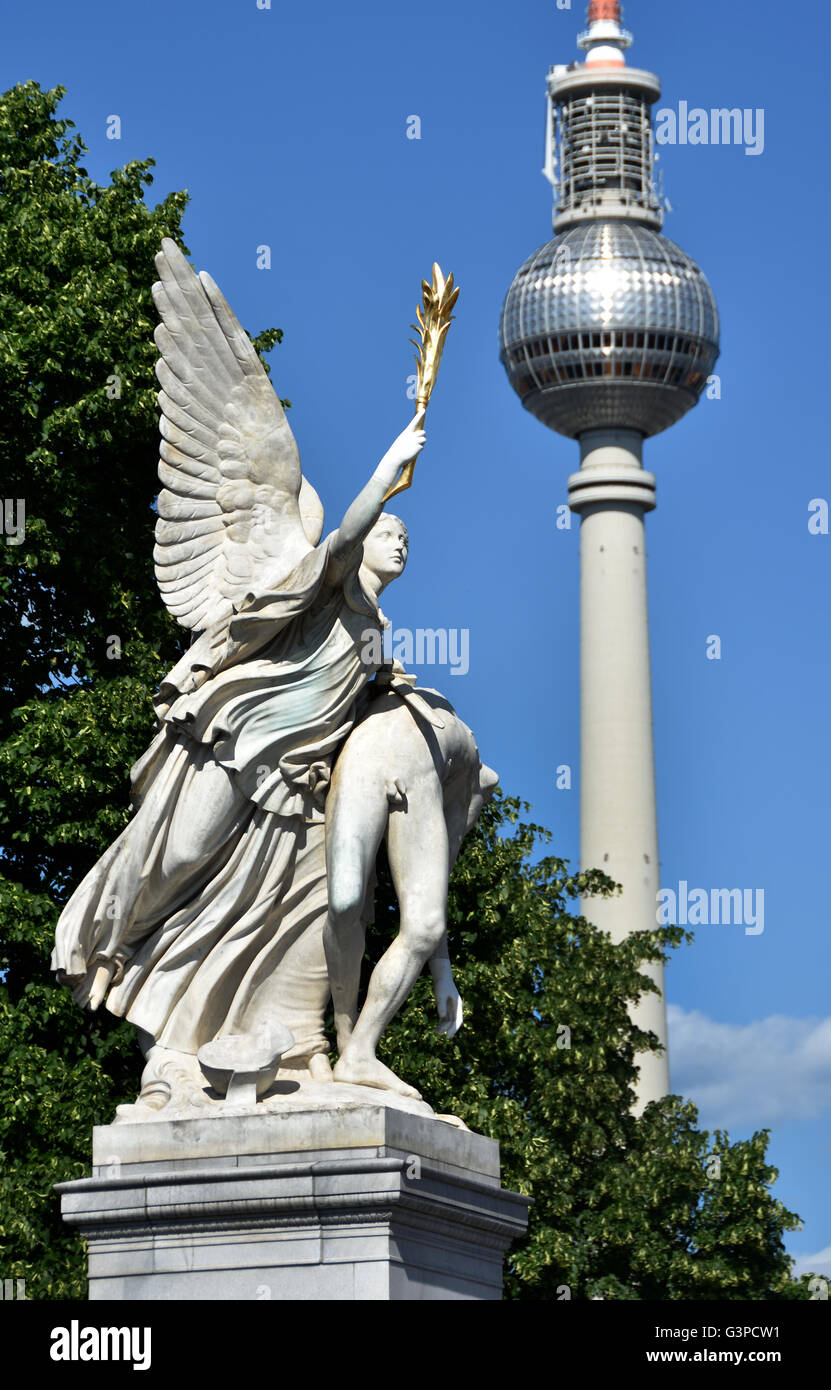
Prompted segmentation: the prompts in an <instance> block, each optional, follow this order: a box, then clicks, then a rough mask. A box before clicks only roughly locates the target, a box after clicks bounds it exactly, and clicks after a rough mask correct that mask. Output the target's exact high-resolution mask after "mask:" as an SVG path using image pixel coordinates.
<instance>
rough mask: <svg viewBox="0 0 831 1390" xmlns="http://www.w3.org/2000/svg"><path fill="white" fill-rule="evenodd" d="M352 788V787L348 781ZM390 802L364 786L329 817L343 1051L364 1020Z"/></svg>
mask: <svg viewBox="0 0 831 1390" xmlns="http://www.w3.org/2000/svg"><path fill="white" fill-rule="evenodd" d="M347 786H348V782H347ZM387 809H388V808H387V799H386V795H385V794H384V792H383V788H381V789H380V795H377V794H376V795H372V790H371V789H369V788H367V787H366V786H361V785H360V783H358V784H356V785H355V790H354V791H353V792H352V794H349V793H347V794H344V793H343V792H342V791H341V789H340V788H338V789H337V790H336V791H333V792H331V793H330V804H329V806H327V812H326V878H327V883H328V893H329V911H328V916H327V919H326V925H325V927H324V928H323V949H324V951H325V953H326V967H327V969H328V971H329V985H330V988H331V990H332V1005H333V1008H334V1011H335V1029H336V1031H337V1037H338V1050H339V1051H341V1052H342V1051H343V1049H344V1048H345V1047H346V1045H347V1043H348V1042H349V1038H350V1037H351V1034H352V1029H353V1028H354V1026H355V1020H356V1018H357V1015H358V989H359V986H360V982H361V961H362V960H363V955H364V924H363V920H362V914H363V906H364V899H365V897H366V890H367V884H368V883H369V879H370V874H371V873H372V870H373V868H374V865H375V858H376V856H377V854H378V846H379V845H380V843H381V836H382V835H383V833H384V828H385V826H386V822H387Z"/></svg>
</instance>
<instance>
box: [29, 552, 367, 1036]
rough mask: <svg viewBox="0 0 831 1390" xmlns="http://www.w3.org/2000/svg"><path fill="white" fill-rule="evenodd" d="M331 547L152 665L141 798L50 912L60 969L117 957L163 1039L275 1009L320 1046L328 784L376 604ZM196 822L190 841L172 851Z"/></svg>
mask: <svg viewBox="0 0 831 1390" xmlns="http://www.w3.org/2000/svg"><path fill="white" fill-rule="evenodd" d="M330 549H331V537H330V538H328V539H327V541H325V542H324V543H322V544H321V545H320V546H318V547H317V549H316V550H314V551H311V552H310V553H309V555H307V556H306V557H305V559H304V560H303V561H302V562H301V563H300V565H298V566H297V568H296V569H295V570H294V571H293V572H292V574H291V575H289V576H288V578H287V579H285V580H284V581H283V582H282V583H281V584H280V585H279V586H277V587H275V589H274V591H273V592H269V593H266V594H262V595H260V596H258V597H256V598H254V599H251V600H249V601H248V602H247V603H246V604H245V605H244V607H243V608H242V610H241V611H240V612H239V613H238V614H237V615H236V616H235V618H233V619H232V621H231V623H230V625H229V624H228V623H225V624H224V625H220V624H218V625H217V626H216V627H215V628H213V629H208V630H207V631H206V632H205V633H203V634H202V636H201V637H200V638H199V639H198V640H197V642H195V643H194V645H193V646H191V648H190V649H189V651H188V652H187V653H186V655H185V656H184V657H183V658H182V660H181V661H180V662H179V663H178V665H177V666H176V667H174V669H173V670H172V671H171V672H170V674H169V675H168V676H167V677H166V679H165V680H164V681H163V682H162V685H161V688H160V691H159V696H158V700H157V705H156V708H157V712H158V714H159V716H160V722H161V728H160V730H159V733H158V734H157V736H156V738H155V740H154V741H153V743H152V744H151V746H150V748H149V749H148V750H147V752H146V753H145V755H144V756H143V757H142V758H141V759H140V760H139V762H138V763H137V764H136V766H135V767H134V768H133V770H132V773H131V778H132V782H133V803H134V805H135V806H137V808H138V809H137V811H136V814H135V815H134V817H133V819H132V820H131V821H130V823H129V824H128V825H127V827H126V829H125V830H124V832H123V833H122V835H121V836H120V837H119V839H118V840H116V842H115V843H114V844H113V845H112V846H111V847H110V849H109V850H108V851H107V852H106V854H104V855H103V857H102V858H101V859H100V860H99V861H98V863H97V864H96V865H95V866H94V868H93V869H92V870H91V871H90V873H89V874H88V875H87V877H86V878H85V879H84V881H83V883H82V884H81V885H80V887H79V888H78V889H77V891H76V892H75V894H74V895H73V897H72V898H71V899H70V901H69V902H68V904H67V906H66V907H65V909H64V911H63V913H62V914H61V917H60V920H59V922H58V927H57V932H56V941H55V950H54V952H53V956H52V967H53V969H55V970H57V971H58V972H59V974H60V976H61V977H63V978H66V979H68V980H69V981H70V982H72V981H77V980H79V979H83V978H84V977H85V976H87V974H88V972H89V971H90V969H91V968H93V967H94V966H95V965H96V964H98V963H101V962H112V963H113V964H114V965H115V967H116V974H115V976H114V984H113V987H112V988H111V989H110V991H109V994H108V996H107V1007H108V1008H109V1009H110V1010H111V1011H112V1012H113V1013H115V1014H117V1015H120V1016H123V1017H125V1018H127V1019H129V1020H130V1022H131V1023H134V1024H135V1025H136V1026H137V1027H139V1028H141V1029H143V1030H144V1032H145V1033H147V1034H149V1035H150V1036H151V1037H152V1038H153V1039H154V1040H155V1041H156V1042H157V1043H160V1044H162V1045H163V1046H165V1047H170V1048H175V1049H177V1050H179V1051H182V1052H189V1053H195V1052H196V1051H197V1049H198V1048H199V1047H200V1046H201V1045H202V1044H203V1043H205V1042H209V1041H211V1040H212V1039H213V1038H215V1037H217V1036H220V1035H222V1034H225V1033H236V1032H241V1031H246V1032H247V1031H250V1030H252V1029H255V1028H256V1027H257V1026H258V1025H259V1024H261V1023H264V1022H268V1021H273V1020H277V1021H279V1022H281V1023H283V1024H285V1026H287V1027H288V1028H289V1029H290V1030H291V1031H292V1032H293V1033H294V1035H295V1047H294V1048H293V1049H292V1051H291V1053H290V1054H287V1055H288V1056H289V1058H291V1057H294V1058H301V1057H308V1056H310V1055H312V1054H313V1053H314V1052H317V1051H325V1050H327V1044H326V1042H325V1039H324V1035H323V1015H324V1011H325V1007H326V1003H327V1001H328V993H329V990H328V981H327V975H326V966H325V960H324V955H323V945H322V929H323V924H324V921H325V916H326V901H327V897H326V866H325V854H324V828H325V826H324V821H325V794H326V790H327V787H328V783H329V777H330V773H331V768H332V762H333V760H334V757H335V755H336V754H337V751H338V749H339V747H340V746H341V744H342V743H343V740H344V739H345V738H346V736H347V735H348V733H349V732H350V730H351V728H352V727H353V724H354V723H355V720H356V717H357V715H358V712H359V706H360V702H361V697H362V695H363V693H364V691H365V687H366V684H367V681H368V680H369V679H370V678H371V677H372V676H373V675H374V674H375V672H376V670H377V669H378V667H377V665H376V664H373V662H372V660H371V655H372V653H373V652H377V651H378V650H379V648H380V644H379V643H378V642H377V640H376V641H370V642H367V640H366V639H367V635H368V633H370V632H371V631H372V629H373V628H374V629H375V631H376V632H377V631H379V630H380V628H381V626H382V624H383V623H384V622H385V620H384V619H383V616H382V615H381V614H380V612H379V610H378V607H377V604H376V603H375V602H374V600H373V599H372V598H371V597H370V596H368V595H367V594H366V593H365V592H364V590H363V589H362V588H361V585H360V581H359V577H358V569H359V565H360V558H361V548H360V547H358V550H357V554H356V555H355V556H354V557H353V559H352V562H351V563H350V564H349V565H348V566H347V567H346V574H345V578H344V579H342V580H340V581H338V582H337V583H336V584H333V583H332V582H331V580H330V578H329V574H330V570H331V563H330ZM217 778H219V779H220V780H221V782H222V785H221V787H220V788H219V791H220V793H221V795H219V796H218V797H217V796H215V795H214V792H215V790H216V789H217ZM212 803H213V804H212ZM194 840H196V842H198V844H199V853H198V858H195V857H194V855H193V853H192V852H191V853H190V856H189V857H188V855H185V856H183V855H182V853H181V852H177V845H182V844H188V845H190V846H192V845H193V843H194Z"/></svg>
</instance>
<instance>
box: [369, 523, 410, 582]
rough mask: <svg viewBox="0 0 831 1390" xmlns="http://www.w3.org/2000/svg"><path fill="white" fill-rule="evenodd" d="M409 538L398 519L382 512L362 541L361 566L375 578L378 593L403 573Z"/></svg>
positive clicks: (404, 527)
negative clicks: (362, 555) (362, 554)
mask: <svg viewBox="0 0 831 1390" xmlns="http://www.w3.org/2000/svg"><path fill="white" fill-rule="evenodd" d="M409 545H410V538H409V536H408V534H407V528H406V526H405V525H404V522H403V521H402V520H401V518H400V517H397V516H392V515H391V513H389V512H382V513H381V515H380V516H379V518H378V520H377V521H376V523H375V525H374V526H373V528H372V530H371V531H370V533H369V535H368V536H367V537H366V540H365V541H364V557H363V564H364V566H365V568H366V569H368V570H369V571H370V573H371V574H372V575H374V576H375V579H376V581H377V582H378V584H379V586H380V587H379V590H378V591H379V592H380V590H381V589H383V588H385V587H386V585H387V584H390V583H392V581H393V579H397V578H398V576H399V575H400V574H403V572H404V566H405V565H406V563H407V552H408V550H409Z"/></svg>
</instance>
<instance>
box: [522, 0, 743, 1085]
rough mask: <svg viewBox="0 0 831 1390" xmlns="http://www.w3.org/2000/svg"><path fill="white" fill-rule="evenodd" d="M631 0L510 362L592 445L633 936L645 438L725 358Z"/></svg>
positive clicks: (644, 718)
mask: <svg viewBox="0 0 831 1390" xmlns="http://www.w3.org/2000/svg"><path fill="white" fill-rule="evenodd" d="M631 43H632V36H631V34H630V33H628V32H627V30H626V29H624V28H623V27H622V14H621V6H620V4H619V3H618V0H592V3H591V4H590V5H589V13H588V28H587V29H586V30H585V32H584V33H582V34H581V35H580V36H579V38H578V44H579V46H580V48H582V49H583V50H584V52H585V61H584V62H582V63H576V62H575V63H570V64H569V65H568V66H567V67H565V66H557V67H553V68H551V69H550V71H549V74H548V82H547V89H548V107H547V123H546V157H545V168H544V170H543V172H544V173H545V175H546V177H547V178H548V179H549V180H550V182H551V183H552V185H553V186H554V189H555V209H554V232H555V236H554V239H553V240H552V241H548V242H546V244H545V245H544V246H542V247H540V249H539V250H538V251H535V252H534V254H533V255H532V256H530V257H529V259H528V260H527V261H525V263H524V264H523V265H522V266H520V268H519V270H518V271H517V273H516V275H515V276H514V278H513V281H512V283H511V287H510V289H509V290H508V294H507V296H506V299H505V304H504V307H503V310H502V323H501V332H500V338H501V353H500V357H501V361H502V364H503V366H504V367H505V370H506V372H507V374H508V379H509V380H510V383H511V385H512V387H513V388H514V390H515V391H516V393H517V395H518V396H519V398H520V400H521V401H522V404H523V405H524V406H525V409H526V410H529V411H530V412H531V414H532V415H535V416H536V418H537V419H538V420H540V421H541V422H542V424H544V425H547V426H548V428H549V429H552V430H556V431H557V433H558V434H564V435H568V436H569V438H571V439H577V440H578V441H579V443H580V469H579V472H577V473H573V474H572V475H571V477H570V478H569V480H568V496H569V505H570V506H571V509H572V511H574V512H576V513H577V514H578V515H579V517H580V575H581V579H580V687H581V692H580V704H581V735H580V760H581V796H580V858H581V863H582V866H583V868H585V869H588V868H599V869H602V870H603V871H604V873H607V874H608V875H609V877H610V878H613V879H614V880H616V882H618V883H619V884H621V885H622V889H623V891H622V894H621V895H620V896H618V897H616V898H611V899H605V900H601V899H594V900H592V901H591V903H590V904H589V905H587V909H586V915H587V916H589V917H590V918H591V920H592V921H593V922H595V923H596V925H597V926H599V927H602V928H603V929H604V930H607V931H608V932H610V934H611V936H612V938H613V939H614V940H615V941H621V940H623V939H624V938H625V937H627V936H628V935H629V934H630V933H631V932H633V931H639V930H644V929H646V930H648V929H653V928H654V927H655V925H656V907H657V894H658V889H659V886H660V885H659V866H658V827H657V814H656V805H655V771H654V752H653V738H652V694H651V679H650V666H649V627H648V616H647V592H646V548H645V528H644V516H645V514H646V512H648V511H651V510H652V509H653V508H654V507H655V478H654V476H653V475H652V474H651V473H647V472H646V471H645V470H644V468H643V462H642V452H643V441H644V439H648V438H650V437H651V436H652V435H654V434H659V433H660V431H661V430H665V429H668V428H669V426H670V425H674V424H675V422H676V421H677V420H680V419H681V416H682V415H684V414H686V412H687V411H688V410H689V409H690V408H691V407H692V406H694V405H695V404H696V402H697V401H698V399H699V397H700V395H701V393H702V391H703V390H704V387H705V385H706V383H707V378H708V376H709V375H710V373H711V372H712V369H713V366H714V365H715V362H716V359H717V357H718V353H719V348H718V334H719V326H718V311H717V308H716V302H715V298H714V296H713V292H712V290H711V289H710V286H709V285H708V283H707V280H706V279H705V277H704V275H703V274H702V272H701V271H700V270H699V268H698V266H697V265H696V264H695V262H694V261H692V260H691V259H690V257H689V256H688V255H687V254H686V253H685V252H684V251H682V250H681V249H680V247H678V246H676V245H675V243H674V242H672V241H669V240H667V238H666V237H663V236H661V234H660V228H661V226H662V223H663V213H662V208H661V200H660V198H659V196H658V192H657V191H656V187H655V180H654V164H655V158H656V156H655V153H654V149H653V133H652V117H651V108H652V105H653V103H654V102H655V101H657V99H658V97H659V96H660V93H661V87H660V83H659V81H658V78H657V77H655V76H654V75H653V74H652V73H651V72H644V71H643V70H642V69H640V68H631V67H627V65H626V58H625V56H624V55H625V52H626V50H627V49H628V48H629V47H630V45H631ZM649 973H650V974H651V975H652V978H653V979H654V980H655V982H656V984H657V985H658V987H659V989H660V991H661V992H660V995H656V994H649V995H644V996H642V998H641V1000H640V1002H639V1004H638V1005H637V1006H636V1008H635V1009H634V1010H633V1018H634V1020H635V1022H636V1023H637V1024H638V1026H639V1027H641V1028H643V1029H645V1030H649V1031H651V1032H653V1033H656V1034H657V1035H658V1038H659V1039H660V1041H661V1042H662V1043H663V1045H664V1049H665V1050H664V1052H663V1054H662V1055H660V1056H659V1055H656V1054H654V1053H642V1054H640V1062H639V1078H638V1108H643V1106H644V1105H645V1104H647V1102H648V1101H651V1100H657V1099H659V1098H660V1097H661V1096H663V1095H666V1094H667V1093H668V1091H669V1058H668V1054H667V1052H666V1045H667V1021H666V1002H665V998H664V972H663V967H662V966H655V967H651V968H650V970H649Z"/></svg>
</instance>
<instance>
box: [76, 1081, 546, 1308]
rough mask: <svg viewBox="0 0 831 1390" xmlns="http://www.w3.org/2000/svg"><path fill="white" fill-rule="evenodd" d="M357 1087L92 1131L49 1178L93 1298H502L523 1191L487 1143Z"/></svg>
mask: <svg viewBox="0 0 831 1390" xmlns="http://www.w3.org/2000/svg"><path fill="white" fill-rule="evenodd" d="M329 1089H330V1093H331V1092H332V1091H335V1092H337V1090H338V1088H336V1087H332V1088H329ZM356 1089H358V1088H351V1087H350V1090H352V1091H354V1090H356ZM364 1091H365V1093H366V1089H365V1088H364ZM367 1094H368V1099H367V1100H366V1101H364V1100H355V1101H350V1102H349V1103H348V1104H345V1105H343V1104H342V1105H340V1106H339V1107H338V1108H336V1109H331V1110H321V1109H320V1108H313V1109H303V1108H302V1103H301V1102H294V1105H292V1104H291V1102H289V1103H288V1105H286V1107H285V1109H280V1110H277V1109H271V1110H267V1111H265V1110H263V1107H261V1106H260V1107H253V1108H251V1109H249V1110H248V1111H245V1112H236V1111H229V1110H227V1109H226V1110H225V1111H224V1112H223V1113H222V1114H221V1115H219V1114H217V1115H215V1116H214V1115H211V1116H205V1117H198V1118H185V1119H174V1118H170V1119H159V1120H158V1121H154V1122H152V1121H151V1122H148V1121H146V1120H145V1121H143V1122H141V1123H123V1122H122V1123H118V1124H115V1125H108V1126H102V1127H99V1128H96V1129H95V1131H94V1135H93V1176H92V1177H91V1178H84V1179H81V1180H80V1181H79V1182H70V1183H61V1184H60V1185H59V1188H58V1190H59V1191H60V1192H61V1194H62V1211H63V1217H64V1220H65V1221H66V1222H68V1223H69V1224H70V1225H72V1226H75V1227H77V1229H78V1230H79V1232H80V1233H81V1234H82V1235H83V1236H84V1238H85V1239H86V1240H87V1241H88V1244H89V1296H90V1298H91V1299H93V1300H97V1299H127V1300H140V1299H175V1300H187V1299H217V1300H234V1299H277V1300H286V1299H302V1300H307V1299H309V1300H316V1299H324V1300H326V1299H344V1300H353V1299H366V1300H381V1301H388V1300H393V1299H490V1300H493V1299H500V1298H501V1296H502V1259H503V1255H504V1253H505V1251H506V1249H507V1247H508V1246H509V1245H510V1243H511V1242H512V1241H513V1240H515V1239H516V1238H517V1237H519V1236H521V1235H522V1234H523V1233H524V1231H525V1227H526V1224H527V1217H528V1207H529V1206H530V1199H528V1198H526V1197H521V1196H519V1195H518V1194H516V1193H513V1192H507V1191H505V1190H503V1188H502V1187H501V1186H500V1181H499V1146H498V1144H497V1143H496V1142H495V1141H494V1140H492V1139H486V1138H483V1137H482V1136H481V1135H478V1134H473V1133H471V1132H470V1131H469V1130H466V1129H464V1128H460V1127H457V1126H455V1125H453V1124H452V1123H448V1122H447V1121H446V1120H441V1119H437V1118H435V1117H432V1116H426V1115H415V1114H411V1113H407V1111H404V1110H400V1109H396V1108H393V1107H391V1106H390V1105H388V1104H385V1103H383V1102H382V1101H379V1102H376V1101H374V1099H372V1098H369V1097H372V1096H373V1095H374V1094H378V1093H374V1092H369V1093H367ZM425 1108H426V1107H425Z"/></svg>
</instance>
